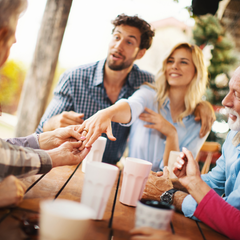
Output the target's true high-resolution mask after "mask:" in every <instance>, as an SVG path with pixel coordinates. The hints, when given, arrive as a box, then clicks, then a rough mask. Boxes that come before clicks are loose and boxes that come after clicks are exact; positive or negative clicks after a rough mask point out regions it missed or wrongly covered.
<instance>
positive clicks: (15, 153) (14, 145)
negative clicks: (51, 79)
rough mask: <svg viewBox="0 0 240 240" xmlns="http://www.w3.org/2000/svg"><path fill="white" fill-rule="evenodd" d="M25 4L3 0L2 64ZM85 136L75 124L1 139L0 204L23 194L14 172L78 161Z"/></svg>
mask: <svg viewBox="0 0 240 240" xmlns="http://www.w3.org/2000/svg"><path fill="white" fill-rule="evenodd" d="M26 7H27V1H26V0H0V67H1V66H2V65H3V64H4V62H5V61H6V60H7V58H8V56H9V52H10V48H11V46H12V44H13V43H15V42H16V38H15V31H16V26H17V22H18V17H19V15H20V13H21V12H23V11H24V10H25V9H26ZM84 139H85V137H82V136H81V135H80V134H79V133H78V132H77V131H75V128H74V126H72V127H68V128H65V129H63V128H62V129H56V130H55V131H52V132H46V133H43V134H40V135H36V134H33V135H30V136H28V137H24V138H13V139H7V140H3V139H0V156H1V158H0V181H2V182H0V207H3V206H6V205H11V204H18V203H19V201H21V199H22V197H23V196H24V192H25V186H24V184H23V183H22V182H20V181H19V180H18V179H17V178H16V177H14V176H12V175H15V176H18V177H25V176H28V175H33V174H39V173H47V172H48V171H50V170H51V168H52V167H56V166H62V165H72V164H77V163H79V162H81V161H82V160H83V159H84V157H85V156H86V155H87V154H88V152H89V150H90V149H84V150H83V151H79V148H80V147H81V145H82V140H84ZM66 141H70V142H66ZM26 147H28V148H26ZM31 148H36V149H31ZM39 148H41V149H44V150H46V151H43V150H40V149H39Z"/></svg>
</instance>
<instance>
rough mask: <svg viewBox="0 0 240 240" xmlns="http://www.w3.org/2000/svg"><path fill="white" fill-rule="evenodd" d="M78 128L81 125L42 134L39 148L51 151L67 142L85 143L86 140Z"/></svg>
mask: <svg viewBox="0 0 240 240" xmlns="http://www.w3.org/2000/svg"><path fill="white" fill-rule="evenodd" d="M78 128H79V125H74V126H69V127H65V128H57V129H55V130H54V131H48V132H44V133H41V134H40V135H39V146H40V148H41V149H43V150H49V149H53V148H56V147H59V146H60V145H61V144H63V143H65V142H77V141H83V140H85V139H86V138H85V137H84V136H82V135H81V134H80V133H79V132H78V131H77V130H78Z"/></svg>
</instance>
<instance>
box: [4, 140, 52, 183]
mask: <svg viewBox="0 0 240 240" xmlns="http://www.w3.org/2000/svg"><path fill="white" fill-rule="evenodd" d="M0 156H1V159H0V181H2V180H3V179H4V178H5V177H7V176H9V175H14V176H17V177H27V176H30V175H34V174H43V173H47V172H48V171H50V170H51V168H52V160H51V158H50V156H49V155H48V154H47V152H45V151H43V150H34V149H31V148H24V147H22V146H16V145H12V144H10V143H7V142H5V141H3V140H2V139H0Z"/></svg>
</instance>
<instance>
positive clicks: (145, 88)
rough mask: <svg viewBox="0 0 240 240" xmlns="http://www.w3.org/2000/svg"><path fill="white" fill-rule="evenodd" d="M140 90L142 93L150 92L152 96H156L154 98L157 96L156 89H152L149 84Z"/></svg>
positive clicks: (142, 86)
mask: <svg viewBox="0 0 240 240" xmlns="http://www.w3.org/2000/svg"><path fill="white" fill-rule="evenodd" d="M140 89H141V90H142V91H145V92H149V93H151V94H154V96H155V95H156V91H155V90H154V88H152V87H150V86H149V85H147V84H143V85H141V86H140Z"/></svg>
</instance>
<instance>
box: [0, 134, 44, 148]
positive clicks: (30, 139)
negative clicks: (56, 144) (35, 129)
mask: <svg viewBox="0 0 240 240" xmlns="http://www.w3.org/2000/svg"><path fill="white" fill-rule="evenodd" d="M3 140H4V141H6V142H8V143H11V144H13V145H17V146H22V147H30V148H34V149H39V148H40V147H39V143H38V138H37V134H36V133H34V134H32V135H29V136H27V137H19V138H7V139H3Z"/></svg>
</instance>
